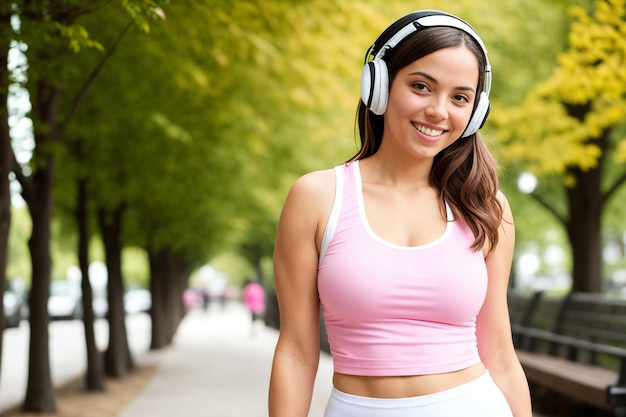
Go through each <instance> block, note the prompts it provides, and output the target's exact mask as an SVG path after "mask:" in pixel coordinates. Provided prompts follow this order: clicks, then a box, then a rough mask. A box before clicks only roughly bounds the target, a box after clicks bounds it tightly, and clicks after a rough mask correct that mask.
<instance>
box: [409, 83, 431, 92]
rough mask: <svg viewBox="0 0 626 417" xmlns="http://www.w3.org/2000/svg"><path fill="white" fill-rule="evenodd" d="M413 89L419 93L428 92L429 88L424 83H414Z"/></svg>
mask: <svg viewBox="0 0 626 417" xmlns="http://www.w3.org/2000/svg"><path fill="white" fill-rule="evenodd" d="M413 88H415V89H416V90H418V91H428V86H427V85H426V84H424V83H413Z"/></svg>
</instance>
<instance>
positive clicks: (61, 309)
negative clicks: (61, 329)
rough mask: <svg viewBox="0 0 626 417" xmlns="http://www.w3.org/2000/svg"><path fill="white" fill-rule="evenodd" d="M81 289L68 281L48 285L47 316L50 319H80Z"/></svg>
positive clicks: (81, 313) (81, 311)
mask: <svg viewBox="0 0 626 417" xmlns="http://www.w3.org/2000/svg"><path fill="white" fill-rule="evenodd" d="M81 294H82V292H81V289H80V286H78V285H77V284H76V283H73V282H70V281H54V282H52V283H51V284H50V298H49V299H48V315H49V316H50V318H51V319H53V320H55V319H80V318H82V317H83V305H82V301H81Z"/></svg>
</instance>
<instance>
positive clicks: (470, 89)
mask: <svg viewBox="0 0 626 417" xmlns="http://www.w3.org/2000/svg"><path fill="white" fill-rule="evenodd" d="M409 75H420V76H422V77H424V78H426V79H427V80H429V81H431V82H433V83H435V84H438V83H439V82H438V81H437V79H436V78H435V77H433V76H432V75H430V74H427V73H425V72H422V71H415V72H412V73H410V74H409ZM455 89H456V90H462V91H471V92H472V93H475V92H476V90H474V89H473V88H472V87H467V86H459V87H455Z"/></svg>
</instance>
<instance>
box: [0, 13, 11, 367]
mask: <svg viewBox="0 0 626 417" xmlns="http://www.w3.org/2000/svg"><path fill="white" fill-rule="evenodd" d="M10 20H11V15H10V14H6V15H5V14H0V33H2V34H4V33H7V35H8V33H10V31H11V23H10ZM0 39H2V42H1V43H0V158H2V159H0V294H4V290H5V288H4V287H5V283H6V267H7V257H8V250H9V229H10V227H11V187H10V184H9V172H10V167H11V160H12V157H11V155H12V154H13V152H12V150H11V137H10V135H9V112H8V109H7V97H8V93H9V70H8V68H7V63H8V57H9V48H10V36H4V35H3V36H0ZM4 320H5V317H4V297H3V299H2V300H0V359H2V346H4V343H3V337H2V336H3V334H4V331H2V330H3V329H4ZM1 362H2V361H1V360H0V375H1V374H2V373H1V371H2V368H1V365H2V364H1Z"/></svg>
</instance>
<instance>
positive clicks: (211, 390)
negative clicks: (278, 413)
mask: <svg viewBox="0 0 626 417" xmlns="http://www.w3.org/2000/svg"><path fill="white" fill-rule="evenodd" d="M277 336H278V333H277V331H275V330H273V329H270V328H267V327H265V326H263V324H262V323H260V322H258V323H256V325H255V326H254V327H252V325H251V323H250V317H249V316H248V313H247V311H246V310H245V308H244V307H243V306H242V305H241V304H238V303H230V304H228V305H227V306H226V308H225V309H224V310H221V309H219V306H217V305H213V306H212V309H210V311H209V312H206V313H205V312H203V311H193V312H191V313H190V314H188V315H187V316H186V317H185V319H184V320H183V322H182V323H181V325H180V327H179V329H178V331H177V333H176V338H175V340H174V346H173V347H172V348H169V349H166V350H165V351H163V352H157V353H147V354H145V355H143V356H142V357H141V358H139V360H142V361H146V362H147V363H149V362H154V363H157V364H158V370H157V371H156V374H155V376H154V377H153V379H152V380H151V381H150V382H149V383H148V385H147V386H146V387H145V389H144V390H143V391H142V392H141V393H140V394H139V396H138V397H136V398H135V399H134V400H133V401H131V403H130V404H128V405H127V406H126V408H125V409H124V410H123V411H122V412H121V413H120V414H119V416H118V417H161V416H163V417H166V416H167V417H171V416H176V417H197V416H207V417H266V416H267V390H268V382H269V376H270V369H271V363H272V356H273V353H274V346H275V344H276V339H277ZM331 374H332V363H331V359H330V357H329V356H328V355H326V354H322V357H321V360H320V367H319V372H318V378H317V381H316V386H315V391H314V395H313V404H312V407H311V414H310V416H311V417H321V416H322V415H323V412H324V406H325V404H326V401H327V399H328V395H329V393H330V389H331Z"/></svg>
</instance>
